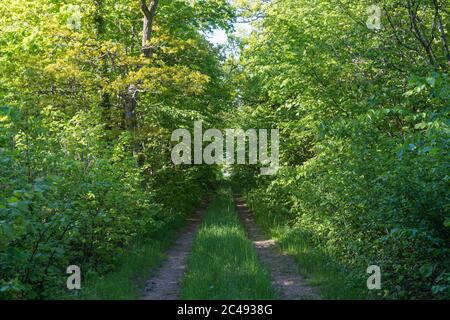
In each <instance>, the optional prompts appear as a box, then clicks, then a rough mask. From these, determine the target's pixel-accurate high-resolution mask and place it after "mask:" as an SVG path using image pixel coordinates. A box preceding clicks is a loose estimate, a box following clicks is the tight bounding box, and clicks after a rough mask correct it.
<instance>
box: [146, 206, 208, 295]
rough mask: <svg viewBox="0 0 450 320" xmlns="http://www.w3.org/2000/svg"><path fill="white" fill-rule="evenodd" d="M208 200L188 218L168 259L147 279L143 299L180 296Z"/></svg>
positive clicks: (170, 250)
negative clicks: (180, 289)
mask: <svg viewBox="0 0 450 320" xmlns="http://www.w3.org/2000/svg"><path fill="white" fill-rule="evenodd" d="M207 203H208V201H205V202H204V203H203V205H202V209H198V210H197V211H196V212H195V213H194V215H193V216H192V217H191V218H190V219H188V220H187V221H188V225H187V226H186V227H185V229H184V230H183V231H182V233H181V236H179V238H178V239H177V241H176V242H175V243H174V245H173V246H172V248H171V249H169V251H167V253H166V255H167V260H166V261H164V263H163V264H162V266H161V267H160V268H159V269H158V270H157V271H156V273H155V274H154V275H153V277H152V278H151V279H150V280H148V281H147V283H146V285H145V289H144V293H143V296H142V299H143V300H176V299H178V298H179V296H178V295H179V288H180V282H181V280H182V279H183V276H184V273H185V271H186V265H187V259H188V257H189V254H190V252H191V249H192V245H193V242H194V238H195V235H196V233H197V230H198V229H199V226H200V224H201V221H202V218H203V215H204V213H205V211H206V208H207Z"/></svg>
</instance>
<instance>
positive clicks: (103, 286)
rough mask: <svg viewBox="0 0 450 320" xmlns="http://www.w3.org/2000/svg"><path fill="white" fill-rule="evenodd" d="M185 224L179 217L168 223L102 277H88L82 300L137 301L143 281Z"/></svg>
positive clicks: (153, 269)
mask: <svg viewBox="0 0 450 320" xmlns="http://www.w3.org/2000/svg"><path fill="white" fill-rule="evenodd" d="M183 225H185V222H184V221H183V218H182V217H181V216H180V217H179V218H177V219H175V220H174V221H173V222H172V223H170V224H168V225H167V226H166V228H164V230H161V231H160V232H159V233H158V234H156V235H154V237H153V238H152V239H147V240H142V241H138V242H136V243H135V244H134V245H132V246H131V247H130V248H129V249H128V250H127V252H126V253H125V254H124V255H123V256H122V257H121V258H120V261H119V263H118V267H117V268H116V269H115V270H114V271H112V272H110V273H108V274H106V275H104V276H100V277H99V276H98V274H95V275H92V276H88V277H87V279H86V280H85V281H84V283H83V284H82V288H81V295H80V296H79V297H78V298H79V299H83V300H135V299H139V297H140V295H141V293H142V290H143V289H144V286H145V282H146V281H147V280H148V279H149V278H150V277H151V275H152V274H153V272H154V271H155V270H156V269H157V268H158V267H159V266H160V265H161V263H162V262H163V261H164V260H165V258H166V256H165V254H164V252H165V251H166V250H167V249H168V248H169V246H170V245H171V244H172V243H173V240H174V238H175V237H176V235H177V234H178V232H179V230H180V229H181V227H182V226H183Z"/></svg>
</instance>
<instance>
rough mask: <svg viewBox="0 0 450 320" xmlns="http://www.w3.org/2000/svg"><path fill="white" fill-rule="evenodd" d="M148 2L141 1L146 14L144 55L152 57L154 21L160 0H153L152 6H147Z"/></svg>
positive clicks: (143, 40) (143, 37)
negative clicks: (151, 43)
mask: <svg viewBox="0 0 450 320" xmlns="http://www.w3.org/2000/svg"><path fill="white" fill-rule="evenodd" d="M146 2H147V1H146V0H141V9H142V12H143V13H144V26H143V30H142V53H143V54H144V56H145V57H147V58H151V57H152V54H153V52H152V48H151V46H150V44H149V42H150V40H151V39H152V31H153V21H154V20H155V15H156V9H157V8H158V3H159V0H152V1H151V2H150V6H147V3H146Z"/></svg>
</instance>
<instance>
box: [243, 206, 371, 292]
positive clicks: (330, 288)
mask: <svg viewBox="0 0 450 320" xmlns="http://www.w3.org/2000/svg"><path fill="white" fill-rule="evenodd" d="M248 202H249V205H250V206H251V208H252V210H253V212H254V213H255V215H256V221H257V222H258V224H260V225H261V226H262V227H263V228H264V230H265V231H266V233H267V234H268V235H270V236H271V237H272V238H273V239H276V240H277V242H278V244H279V245H280V248H281V250H282V251H283V252H284V253H287V254H290V255H292V256H294V257H295V259H296V262H297V264H298V268H299V273H300V274H301V275H303V276H304V277H306V278H307V279H308V283H309V284H310V285H311V286H314V287H317V288H318V290H319V293H320V296H321V297H322V298H323V299H333V300H347V299H351V300H355V299H374V298H375V297H374V295H371V294H370V293H369V291H368V289H367V286H366V280H367V277H368V276H369V275H366V274H356V273H355V272H354V270H351V269H350V268H349V267H347V266H344V265H340V264H339V263H337V262H336V261H334V259H333V258H332V257H331V256H330V255H329V254H328V253H327V252H326V251H324V250H323V249H321V248H320V247H318V246H317V244H316V243H314V241H312V237H311V236H310V235H308V234H307V233H305V232H303V230H301V229H299V228H297V227H295V226H289V225H288V223H287V222H286V221H282V220H280V219H278V218H277V217H276V216H274V215H273V214H272V213H271V212H270V211H269V210H267V209H266V208H264V206H263V205H262V204H261V203H259V202H258V200H257V199H251V198H250V199H248Z"/></svg>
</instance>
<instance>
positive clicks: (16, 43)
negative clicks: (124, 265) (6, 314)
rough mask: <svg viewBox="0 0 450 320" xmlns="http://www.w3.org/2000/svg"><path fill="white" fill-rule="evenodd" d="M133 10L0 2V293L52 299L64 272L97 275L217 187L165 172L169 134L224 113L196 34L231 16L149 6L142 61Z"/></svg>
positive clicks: (208, 177) (217, 62) (183, 4)
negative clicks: (152, 13)
mask: <svg viewBox="0 0 450 320" xmlns="http://www.w3.org/2000/svg"><path fill="white" fill-rule="evenodd" d="M144 2H145V1H144ZM153 3H157V2H153ZM140 4H141V2H139V1H125V0H119V1H116V0H115V1H111V0H95V1H63V0H61V1H54V0H39V1H31V2H30V1H22V0H19V1H17V0H4V1H2V5H1V7H0V133H1V134H0V298H26V299H30V298H31V299H33V298H52V297H53V298H54V297H61V293H62V292H63V291H64V290H65V282H66V279H67V276H68V275H66V268H67V267H68V266H69V265H72V264H75V265H78V266H80V267H81V270H82V272H83V277H88V276H90V275H95V274H104V273H105V272H107V271H109V270H111V269H113V268H114V266H115V264H116V261H117V260H118V259H120V256H121V254H122V253H123V252H124V250H127V248H128V247H129V246H130V245H131V244H132V243H133V242H136V241H138V240H139V239H143V238H145V239H148V238H149V237H152V236H153V235H155V234H157V233H158V232H162V231H164V230H167V228H171V225H172V224H173V223H174V221H175V220H177V219H178V220H179V219H182V218H183V217H185V215H187V214H189V213H190V212H192V210H193V209H194V207H196V206H197V205H198V203H199V201H200V200H201V198H202V197H203V194H204V193H205V191H206V190H207V189H208V188H209V187H210V186H209V184H210V183H212V182H213V180H214V179H215V171H214V170H215V169H214V168H213V167H201V166H196V167H174V166H173V164H172V163H171V158H170V151H171V140H170V135H171V133H172V131H173V130H174V129H175V128H180V127H186V126H188V125H191V123H192V122H193V120H194V119H195V120H198V119H204V121H205V122H207V123H215V122H217V121H218V120H217V118H218V117H217V114H219V113H220V112H221V110H223V108H224V107H225V106H226V105H227V101H228V100H229V93H228V89H227V85H226V84H225V83H224V80H223V79H224V77H223V75H222V73H223V72H222V71H221V59H222V54H221V52H220V49H219V48H217V47H214V46H213V45H211V44H210V43H209V42H208V41H207V40H206V39H205V37H204V36H203V33H204V32H207V31H208V30H210V29H211V28H215V27H221V28H224V29H229V28H230V23H231V21H232V19H233V14H234V12H233V10H231V8H230V7H229V5H228V4H227V3H226V1H219V0H217V1H208V2H205V1H198V3H197V4H194V3H192V2H191V1H160V2H159V6H158V8H157V14H156V17H155V21H154V23H153V25H152V29H151V30H150V31H151V33H152V37H151V38H148V39H147V43H145V44H144V46H148V47H150V48H151V54H142V52H141V51H143V48H141V30H142V19H143V16H144V15H143V12H142V11H141V8H140ZM148 4H149V2H148V1H147V5H148ZM219 89H220V90H219Z"/></svg>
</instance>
